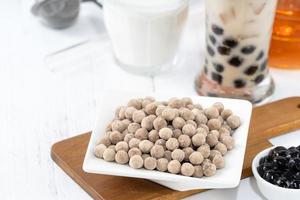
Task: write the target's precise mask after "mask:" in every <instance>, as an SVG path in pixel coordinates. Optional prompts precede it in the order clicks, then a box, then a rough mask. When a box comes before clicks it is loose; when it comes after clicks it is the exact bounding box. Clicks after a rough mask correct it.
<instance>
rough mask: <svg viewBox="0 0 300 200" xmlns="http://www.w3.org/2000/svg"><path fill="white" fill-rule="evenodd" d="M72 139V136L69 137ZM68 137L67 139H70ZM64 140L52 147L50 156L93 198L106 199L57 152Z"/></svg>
mask: <svg viewBox="0 0 300 200" xmlns="http://www.w3.org/2000/svg"><path fill="white" fill-rule="evenodd" d="M89 133H90V132H87V133H83V134H80V135H77V136H74V137H72V138H76V137H80V136H82V135H85V134H89ZM68 139H70V138H68ZM68 139H66V140H68ZM62 142H64V140H62V141H59V142H56V143H54V144H53V145H52V147H51V152H50V156H51V159H52V160H53V161H54V162H55V163H56V164H57V165H58V166H59V167H60V168H61V169H62V170H63V171H64V172H65V173H66V174H67V175H68V176H70V177H71V179H72V180H73V181H74V182H75V183H77V184H78V185H79V186H80V187H81V188H82V189H83V190H84V191H85V192H86V193H87V194H89V195H90V196H91V197H92V198H93V199H99V200H104V198H103V197H102V196H101V195H100V194H98V193H97V191H95V190H93V189H91V188H90V187H87V186H86V185H88V183H86V182H85V181H84V180H83V179H82V178H81V176H79V175H78V174H77V173H76V172H74V171H73V170H72V168H71V167H69V165H68V164H67V163H65V162H64V161H63V160H60V157H59V156H58V155H57V154H56V153H55V152H56V151H55V150H56V148H57V147H58V146H59V145H60V143H62Z"/></svg>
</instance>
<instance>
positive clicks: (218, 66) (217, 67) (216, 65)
mask: <svg viewBox="0 0 300 200" xmlns="http://www.w3.org/2000/svg"><path fill="white" fill-rule="evenodd" d="M213 66H214V68H215V70H216V71H217V72H219V73H222V72H223V71H224V66H223V65H222V64H219V63H213Z"/></svg>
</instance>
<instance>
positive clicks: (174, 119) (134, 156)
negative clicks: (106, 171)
mask: <svg viewBox="0 0 300 200" xmlns="http://www.w3.org/2000/svg"><path fill="white" fill-rule="evenodd" d="M240 123H241V122H240V118H239V117H238V116H236V115H234V114H233V113H232V111H231V110H230V109H225V108H224V106H223V104H222V103H219V102H217V103H214V104H213V105H212V106H211V107H208V108H203V107H202V106H201V105H200V104H194V103H193V102H192V100H191V99H190V98H182V99H179V98H171V99H170V100H169V101H167V102H159V101H156V100H155V99H154V98H152V97H146V98H143V99H142V98H140V99H132V100H130V101H129V102H128V104H127V106H121V107H119V108H117V110H116V112H115V119H113V121H112V122H111V123H110V124H109V125H108V126H107V128H106V133H105V134H104V136H103V137H102V138H101V139H100V140H99V142H98V144H97V146H96V147H95V148H94V155H95V156H96V157H98V158H102V159H104V160H106V161H110V162H112V161H115V162H117V163H119V164H127V163H129V166H130V167H132V168H135V169H139V168H145V169H148V170H158V171H161V172H170V173H172V174H182V175H184V176H194V177H202V176H213V175H214V174H215V173H216V170H217V169H221V168H223V167H224V166H225V159H224V157H223V156H224V155H225V154H226V153H227V151H230V150H231V149H233V148H234V139H233V137H231V135H232V133H233V132H234V130H235V129H237V128H238V127H239V126H240Z"/></svg>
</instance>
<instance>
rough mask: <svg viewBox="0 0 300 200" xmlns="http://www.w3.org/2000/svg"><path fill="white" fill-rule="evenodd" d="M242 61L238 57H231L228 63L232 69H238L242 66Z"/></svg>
mask: <svg viewBox="0 0 300 200" xmlns="http://www.w3.org/2000/svg"><path fill="white" fill-rule="evenodd" d="M243 62H244V59H243V58H241V57H239V56H233V57H232V58H230V59H229V61H228V63H229V64H230V65H232V66H234V67H239V66H241V64H243Z"/></svg>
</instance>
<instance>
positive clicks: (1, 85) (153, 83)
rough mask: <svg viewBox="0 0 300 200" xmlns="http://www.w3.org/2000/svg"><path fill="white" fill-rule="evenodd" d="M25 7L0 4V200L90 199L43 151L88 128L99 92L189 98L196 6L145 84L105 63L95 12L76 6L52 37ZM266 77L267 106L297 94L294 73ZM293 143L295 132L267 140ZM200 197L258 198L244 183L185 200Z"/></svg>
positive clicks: (197, 54)
mask: <svg viewBox="0 0 300 200" xmlns="http://www.w3.org/2000/svg"><path fill="white" fill-rule="evenodd" d="M31 4H32V0H10V1H1V2H0V25H1V29H0V92H1V93H0V94H1V95H0V158H1V163H0V199H90V197H89V196H88V194H87V193H85V192H84V191H83V190H82V189H81V188H80V187H79V186H78V185H77V184H76V183H74V182H73V181H72V180H71V178H69V177H68V176H67V175H66V174H65V173H64V172H63V171H62V170H61V169H60V168H59V167H57V166H56V165H55V164H54V162H53V161H52V160H51V158H50V147H51V145H52V144H53V143H54V142H57V141H59V140H62V139H65V138H68V137H71V136H74V135H76V134H79V133H83V132H86V131H89V130H91V129H92V126H93V122H94V121H93V120H94V118H95V106H96V105H95V104H96V103H95V102H96V99H97V98H98V97H99V96H101V94H102V91H103V90H107V89H127V90H132V89H135V90H146V91H155V92H157V93H160V92H161V93H162V92H165V91H169V92H174V94H178V93H180V94H182V95H183V94H184V95H193V94H195V90H194V85H193V84H194V79H195V76H196V74H197V73H198V72H199V71H200V68H201V65H202V62H203V46H204V37H203V36H204V35H203V32H204V30H203V28H204V27H203V24H204V23H203V19H204V18H203V17H204V12H203V2H202V1H199V0H198V1H197V0H194V1H192V6H191V9H190V14H189V20H188V23H187V26H186V30H185V33H184V39H183V43H182V46H181V48H180V52H179V55H180V56H179V58H180V62H179V64H178V66H177V67H176V68H175V69H174V70H173V71H171V72H169V73H167V74H166V73H165V74H162V75H159V76H155V77H152V78H146V77H139V76H134V75H131V74H128V73H126V72H124V71H122V70H120V69H119V68H118V67H117V65H116V64H115V63H114V62H113V59H112V56H111V51H110V44H109V40H108V39H107V35H106V32H105V28H104V25H103V19H102V16H101V11H99V9H98V8H97V7H95V6H94V5H89V4H85V5H83V6H82V10H81V13H80V18H79V19H78V21H77V23H76V24H75V25H74V26H73V27H71V28H69V29H66V30H60V31H56V30H51V29H48V28H46V27H44V26H42V25H41V24H40V23H39V21H38V20H37V19H36V18H34V17H33V16H31V14H30V12H29V8H30V5H31ZM87 41H89V42H87ZM79 43H81V45H79V46H76V47H73V48H71V47H72V46H73V45H76V44H79ZM66 48H70V49H69V50H67V51H63V50H64V49H66ZM61 50H62V51H61ZM60 51H61V52H60ZM59 52H60V53H59ZM271 72H272V74H273V77H274V79H275V82H276V91H275V94H274V100H275V99H280V98H284V97H288V96H296V95H298V96H299V95H300V84H299V77H300V71H293V72H289V71H281V70H271ZM299 139H300V134H299V132H298V133H297V132H295V133H294V134H292V135H289V136H285V137H281V138H277V139H274V140H272V142H273V143H275V144H280V143H283V144H287V143H289V142H291V143H292V142H293V141H294V142H295V141H296V142H297V141H299ZM298 144H299V143H298ZM207 198H212V199H261V198H262V197H261V196H260V194H259V193H258V192H257V187H256V184H255V182H254V180H253V178H248V179H245V180H243V181H242V182H241V184H240V186H239V187H237V188H235V189H226V190H211V191H208V192H205V193H202V194H198V195H194V196H192V197H190V198H187V199H207Z"/></svg>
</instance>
